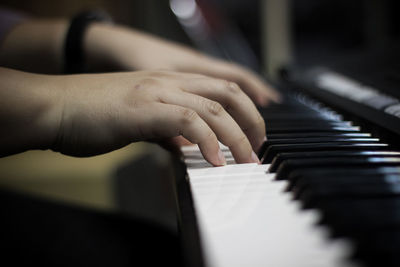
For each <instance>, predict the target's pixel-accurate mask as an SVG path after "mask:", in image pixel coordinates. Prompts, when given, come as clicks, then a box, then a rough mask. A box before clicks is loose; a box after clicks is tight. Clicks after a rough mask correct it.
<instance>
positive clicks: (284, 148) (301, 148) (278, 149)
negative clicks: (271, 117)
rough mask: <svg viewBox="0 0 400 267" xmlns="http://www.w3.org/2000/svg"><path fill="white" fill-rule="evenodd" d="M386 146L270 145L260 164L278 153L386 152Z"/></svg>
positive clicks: (369, 144) (331, 144) (341, 143)
mask: <svg viewBox="0 0 400 267" xmlns="http://www.w3.org/2000/svg"><path fill="white" fill-rule="evenodd" d="M387 148H388V145H387V144H381V143H358V142H357V143H351V142H347V143H346V142H328V143H307V144H293V145H272V146H270V147H269V148H268V149H267V151H266V152H265V153H264V155H263V156H262V157H260V158H261V159H262V163H263V164H266V163H271V162H272V160H273V159H274V157H275V156H276V155H277V154H278V153H284V152H306V151H324V150H353V151H356V150H358V151H364V150H366V151H369V150H387Z"/></svg>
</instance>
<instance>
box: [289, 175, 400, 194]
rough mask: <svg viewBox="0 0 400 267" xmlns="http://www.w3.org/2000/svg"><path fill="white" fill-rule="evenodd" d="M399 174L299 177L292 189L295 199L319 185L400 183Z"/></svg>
mask: <svg viewBox="0 0 400 267" xmlns="http://www.w3.org/2000/svg"><path fill="white" fill-rule="evenodd" d="M399 183H400V174H399V175H393V174H390V175H383V174H378V175H341V176H306V177H302V178H301V179H297V181H296V184H295V185H293V186H292V187H291V188H290V190H291V191H292V193H293V196H294V198H295V199H298V198H300V196H301V194H302V193H303V192H304V191H305V190H311V191H312V190H313V188H314V187H319V186H328V187H329V186H335V185H340V186H353V185H359V184H399ZM288 189H289V188H288Z"/></svg>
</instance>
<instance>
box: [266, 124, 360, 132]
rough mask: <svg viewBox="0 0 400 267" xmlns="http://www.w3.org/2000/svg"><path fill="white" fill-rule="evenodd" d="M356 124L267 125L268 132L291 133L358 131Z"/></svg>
mask: <svg viewBox="0 0 400 267" xmlns="http://www.w3.org/2000/svg"><path fill="white" fill-rule="evenodd" d="M359 131H360V128H359V127H358V126H348V127H338V126H329V125H328V126H323V125H321V126H318V125H317V126H312V125H310V126H290V125H288V126H281V127H268V126H267V132H269V133H291V132H359Z"/></svg>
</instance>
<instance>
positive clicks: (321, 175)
mask: <svg viewBox="0 0 400 267" xmlns="http://www.w3.org/2000/svg"><path fill="white" fill-rule="evenodd" d="M391 175H400V168H399V167H378V168H376V167H372V168H371V167H353V168H348V167H335V168H334V169H333V168H326V167H321V168H318V167H309V168H302V169H298V170H295V171H293V172H291V173H290V174H289V177H288V181H289V184H288V186H287V191H291V190H293V188H295V187H296V186H297V182H298V181H300V180H303V179H308V178H314V179H325V178H326V179H328V178H336V177H350V176H364V177H371V176H391Z"/></svg>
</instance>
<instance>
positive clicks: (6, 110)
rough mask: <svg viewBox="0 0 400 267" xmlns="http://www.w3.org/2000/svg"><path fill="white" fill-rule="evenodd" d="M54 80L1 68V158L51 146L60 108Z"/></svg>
mask: <svg viewBox="0 0 400 267" xmlns="http://www.w3.org/2000/svg"><path fill="white" fill-rule="evenodd" d="M55 78H56V77H52V76H48V75H37V74H30V73H25V72H20V71H15V70H10V69H6V68H1V67H0V128H1V131H0V156H6V155H10V154H14V153H18V152H22V151H26V150H29V149H47V148H49V147H50V146H51V142H52V141H53V140H54V138H55V136H54V135H55V133H56V131H55V129H56V128H57V121H59V118H57V115H55V114H59V113H58V112H56V110H57V109H58V108H61V107H59V106H58V105H57V101H56V100H57V97H56V95H55V90H52V89H54V88H53V87H54V86H55V80H54V79H55Z"/></svg>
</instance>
